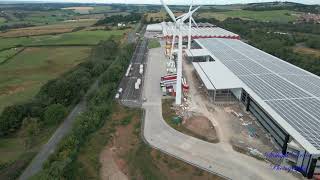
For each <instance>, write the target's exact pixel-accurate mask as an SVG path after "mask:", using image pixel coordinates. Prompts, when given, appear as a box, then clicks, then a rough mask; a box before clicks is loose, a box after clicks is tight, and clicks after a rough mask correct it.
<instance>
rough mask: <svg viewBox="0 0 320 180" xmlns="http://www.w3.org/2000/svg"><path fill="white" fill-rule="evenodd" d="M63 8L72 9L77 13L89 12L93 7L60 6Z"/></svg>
mask: <svg viewBox="0 0 320 180" xmlns="http://www.w3.org/2000/svg"><path fill="white" fill-rule="evenodd" d="M62 9H63V10H72V11H74V12H75V13H79V14H89V11H91V10H93V7H67V8H62Z"/></svg>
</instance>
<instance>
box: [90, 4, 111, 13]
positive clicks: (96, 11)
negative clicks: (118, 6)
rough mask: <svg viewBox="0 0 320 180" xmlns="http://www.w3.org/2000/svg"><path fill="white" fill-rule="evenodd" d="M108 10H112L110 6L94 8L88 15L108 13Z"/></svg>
mask: <svg viewBox="0 0 320 180" xmlns="http://www.w3.org/2000/svg"><path fill="white" fill-rule="evenodd" d="M110 10H112V7H111V6H95V7H93V9H92V10H90V13H95V14H97V13H105V12H109V11H110Z"/></svg>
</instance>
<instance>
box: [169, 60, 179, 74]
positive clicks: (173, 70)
mask: <svg viewBox="0 0 320 180" xmlns="http://www.w3.org/2000/svg"><path fill="white" fill-rule="evenodd" d="M167 73H169V74H175V73H177V68H176V64H175V62H174V61H169V62H167Z"/></svg>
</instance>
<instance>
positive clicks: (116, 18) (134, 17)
mask: <svg viewBox="0 0 320 180" xmlns="http://www.w3.org/2000/svg"><path fill="white" fill-rule="evenodd" d="M141 17H142V14H138V13H133V14H130V15H126V16H123V15H113V16H110V17H106V18H104V19H101V20H99V21H98V22H97V23H96V24H95V25H96V26H101V25H107V24H111V25H117V24H118V23H129V22H130V23H133V22H138V21H140V20H141Z"/></svg>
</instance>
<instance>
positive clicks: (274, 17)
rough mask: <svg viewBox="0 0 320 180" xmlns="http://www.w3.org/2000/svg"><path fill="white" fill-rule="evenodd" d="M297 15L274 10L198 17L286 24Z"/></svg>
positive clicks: (218, 13) (242, 11) (205, 14)
mask: <svg viewBox="0 0 320 180" xmlns="http://www.w3.org/2000/svg"><path fill="white" fill-rule="evenodd" d="M296 14H297V13H296V12H294V11H288V10H274V11H247V10H234V11H225V12H205V13H201V14H200V15H199V16H200V17H205V18H216V19H218V20H220V21H223V20H225V19H227V18H228V17H232V18H241V19H245V20H256V21H264V22H280V23H287V22H289V21H294V20H296V19H297V17H298V16H297V15H296Z"/></svg>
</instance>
